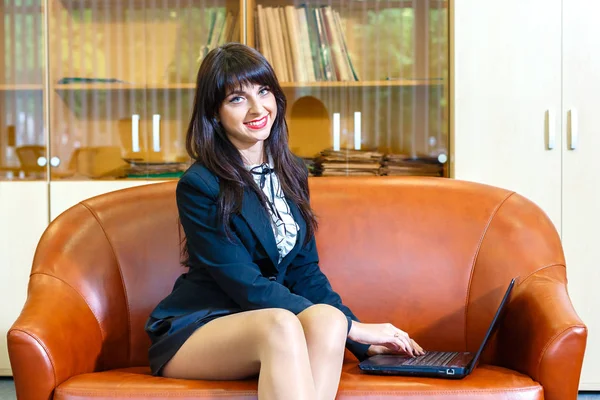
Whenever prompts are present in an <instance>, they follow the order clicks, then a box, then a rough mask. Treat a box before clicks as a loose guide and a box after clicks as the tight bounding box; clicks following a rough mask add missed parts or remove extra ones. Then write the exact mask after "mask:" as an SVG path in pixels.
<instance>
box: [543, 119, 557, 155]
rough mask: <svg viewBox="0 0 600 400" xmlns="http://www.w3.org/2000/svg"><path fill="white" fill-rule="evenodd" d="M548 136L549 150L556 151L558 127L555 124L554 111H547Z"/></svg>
mask: <svg viewBox="0 0 600 400" xmlns="http://www.w3.org/2000/svg"><path fill="white" fill-rule="evenodd" d="M544 122H545V124H546V135H547V139H548V150H552V149H554V147H555V146H556V127H555V124H554V112H553V111H552V110H547V111H546V118H545V121H544Z"/></svg>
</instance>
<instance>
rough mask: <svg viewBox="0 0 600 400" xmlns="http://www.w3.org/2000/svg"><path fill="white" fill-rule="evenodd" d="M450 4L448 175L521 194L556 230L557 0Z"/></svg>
mask: <svg viewBox="0 0 600 400" xmlns="http://www.w3.org/2000/svg"><path fill="white" fill-rule="evenodd" d="M454 4H455V9H454V49H453V51H451V56H453V57H454V63H453V64H454V85H453V86H454V95H453V97H452V101H451V106H453V107H454V124H453V134H452V137H453V139H454V143H453V146H452V147H453V149H454V151H453V153H454V154H453V170H454V174H453V175H454V177H455V178H458V179H465V180H470V181H477V182H483V183H486V184H491V185H495V186H500V187H504V188H507V189H510V190H514V191H517V192H519V193H520V194H522V195H524V196H525V197H527V198H529V199H531V200H532V201H534V202H535V203H537V204H538V205H539V206H540V207H541V208H542V209H543V210H544V211H545V212H546V213H547V214H548V215H549V217H550V218H551V220H552V221H553V223H554V224H555V226H556V228H557V229H558V231H559V232H560V229H561V227H560V225H561V143H560V139H559V136H558V135H557V132H558V131H559V127H560V114H559V113H560V107H561V101H560V99H561V97H560V96H561V86H560V85H561V50H560V41H561V0H529V1H525V2H523V1H519V0H507V1H501V2H499V1H481V0H456V1H455V2H454ZM549 138H550V140H548V139H549ZM549 147H552V149H550V148H549Z"/></svg>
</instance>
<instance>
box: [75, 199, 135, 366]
mask: <svg viewBox="0 0 600 400" xmlns="http://www.w3.org/2000/svg"><path fill="white" fill-rule="evenodd" d="M80 204H81V205H82V206H84V207H85V208H87V209H88V211H89V212H90V213H91V214H92V215H93V216H94V219H95V220H96V222H97V223H98V226H99V227H100V229H101V230H102V233H104V237H105V238H106V241H107V242H108V244H109V247H110V249H111V251H112V253H113V256H114V257H115V262H116V263H117V270H118V271H119V276H120V277H121V285H122V286H123V296H124V297H125V305H126V306H127V361H128V362H129V361H130V359H131V309H130V307H129V297H128V296H127V288H126V287H125V279H123V270H122V269H121V263H120V262H119V258H118V257H117V253H116V252H115V248H114V246H113V243H112V241H111V240H110V238H109V237H108V234H107V233H106V230H105V229H104V225H102V223H101V222H100V218H99V217H98V214H96V212H95V211H94V210H92V208H91V207H89V206H88V205H87V204H85V203H84V202H82V203H80Z"/></svg>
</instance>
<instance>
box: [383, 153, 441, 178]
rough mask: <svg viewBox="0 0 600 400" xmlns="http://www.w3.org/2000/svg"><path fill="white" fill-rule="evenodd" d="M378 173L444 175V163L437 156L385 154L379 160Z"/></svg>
mask: <svg viewBox="0 0 600 400" xmlns="http://www.w3.org/2000/svg"><path fill="white" fill-rule="evenodd" d="M379 174H380V175H419V176H444V164H442V163H440V162H439V161H438V159H437V157H430V156H409V155H406V154H386V155H385V156H384V157H383V159H382V161H381V169H380V170H379Z"/></svg>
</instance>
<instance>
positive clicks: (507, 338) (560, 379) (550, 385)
mask: <svg viewBox="0 0 600 400" xmlns="http://www.w3.org/2000/svg"><path fill="white" fill-rule="evenodd" d="M565 275H566V271H565V267H564V266H562V265H555V266H549V267H546V268H544V269H541V270H538V271H537V272H535V273H533V274H532V275H530V276H528V277H526V278H525V279H524V280H523V281H521V282H520V283H519V285H518V286H517V287H515V291H514V293H513V295H512V299H511V301H510V304H509V306H508V310H507V312H506V315H505V320H504V322H503V323H502V326H501V328H500V331H499V332H498V346H499V348H498V355H497V356H498V358H499V360H498V363H499V364H500V365H503V366H505V367H507V368H510V369H513V370H516V371H519V372H522V373H524V374H526V375H528V376H530V377H531V378H532V379H534V380H535V381H537V382H539V383H540V384H541V385H542V386H543V388H544V398H545V399H546V400H576V399H577V391H578V387H579V378H580V375H581V367H582V363H583V354H584V351H585V346H586V340H587V328H586V326H585V325H584V323H583V322H582V321H581V319H579V317H578V315H577V313H576V312H575V310H574V308H573V306H572V304H571V300H570V298H569V295H568V292H567V287H566V276H565Z"/></svg>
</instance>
